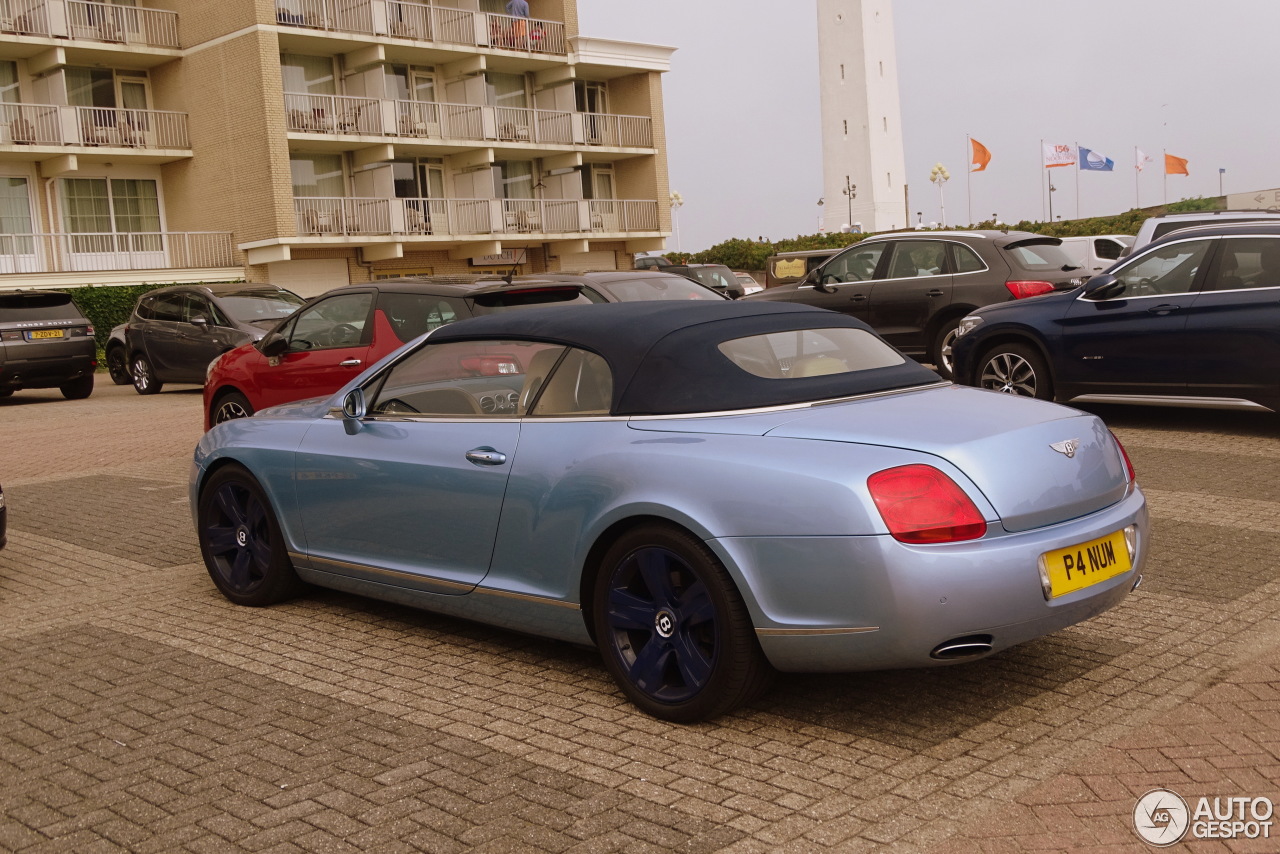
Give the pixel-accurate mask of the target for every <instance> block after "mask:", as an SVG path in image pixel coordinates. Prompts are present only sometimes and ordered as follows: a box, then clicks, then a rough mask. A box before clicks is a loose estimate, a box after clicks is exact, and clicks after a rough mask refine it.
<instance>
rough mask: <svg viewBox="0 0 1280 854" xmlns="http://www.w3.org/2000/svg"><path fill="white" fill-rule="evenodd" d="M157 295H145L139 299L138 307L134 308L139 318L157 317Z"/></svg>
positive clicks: (149, 318)
mask: <svg viewBox="0 0 1280 854" xmlns="http://www.w3.org/2000/svg"><path fill="white" fill-rule="evenodd" d="M155 302H156V298H155V297H143V298H142V299H140V300H138V307H137V308H136V309H134V314H136V315H137V316H138V319H139V320H153V319H154V317H155Z"/></svg>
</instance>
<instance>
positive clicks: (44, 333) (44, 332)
mask: <svg viewBox="0 0 1280 854" xmlns="http://www.w3.org/2000/svg"><path fill="white" fill-rule="evenodd" d="M61 337H62V330H61V329H37V330H35V331H34V332H32V333H31V340H32V341H34V340H35V339H37V338H61Z"/></svg>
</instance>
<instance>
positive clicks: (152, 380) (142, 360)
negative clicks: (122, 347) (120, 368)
mask: <svg viewBox="0 0 1280 854" xmlns="http://www.w3.org/2000/svg"><path fill="white" fill-rule="evenodd" d="M129 370H130V373H131V374H132V375H133V388H134V390H135V391H137V392H138V394H158V393H159V392H160V389H162V388H164V383H162V382H160V381H159V380H157V379H156V374H155V370H154V369H153V368H152V367H151V362H149V361H148V360H147V357H146V356H144V355H142V354H141V353H139V354H137V355H136V356H134V357H133V364H132V365H130V366H129Z"/></svg>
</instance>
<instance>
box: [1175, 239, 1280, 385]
mask: <svg viewBox="0 0 1280 854" xmlns="http://www.w3.org/2000/svg"><path fill="white" fill-rule="evenodd" d="M1185 347H1186V350H1187V351H1188V352H1190V353H1194V354H1195V358H1192V359H1189V360H1188V367H1187V370H1188V374H1187V393H1188V394H1190V395H1193V396H1203V397H1227V398H1242V399H1245V400H1251V401H1254V402H1262V403H1263V404H1264V405H1269V406H1272V407H1274V406H1275V405H1277V404H1280V372H1278V371H1277V365H1280V237H1277V236H1259V237H1223V238H1222V239H1221V244H1220V246H1219V250H1218V254H1217V258H1216V259H1215V260H1214V263H1213V265H1212V266H1211V267H1210V272H1209V276H1208V278H1207V279H1206V281H1205V282H1204V284H1203V286H1202V288H1201V291H1200V294H1199V296H1197V297H1196V300H1195V302H1194V303H1193V304H1192V306H1191V309H1190V311H1189V312H1188V313H1187V326H1186V345H1185Z"/></svg>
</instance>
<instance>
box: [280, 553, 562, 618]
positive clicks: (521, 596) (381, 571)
mask: <svg viewBox="0 0 1280 854" xmlns="http://www.w3.org/2000/svg"><path fill="white" fill-rule="evenodd" d="M289 558H290V559H291V560H296V561H299V562H302V563H311V564H317V563H320V564H328V565H329V566H333V567H338V568H341V569H355V570H359V571H361V572H367V573H373V574H377V575H386V576H389V577H391V578H404V579H412V580H414V581H429V582H430V583H432V584H438V585H440V586H442V587H446V588H453V589H457V590H458V591H460V592H463V593H468V592H469V593H473V594H475V593H479V594H483V595H485V596H497V597H500V598H503V599H517V600H520V601H522V602H533V603H535V604H537V605H553V606H555V607H557V608H568V609H570V610H573V611H580V610H582V606H581V605H579V604H578V603H577V602H565V601H563V600H561V599H552V598H551V597H550V596H534V595H532V594H530V593H516V592H513V591H511V590H498V589H496V588H493V587H479V586H477V585H474V584H463V583H462V582H460V581H449V580H448V579H444V578H436V577H435V576H431V575H422V574H419V573H416V572H405V571H404V570H400V569H387V568H386V567H381V566H371V565H369V564H365V563H351V562H349V561H345V560H334V559H333V558H327V557H313V556H310V555H304V554H301V553H299V552H289ZM312 568H314V569H316V570H317V571H319V572H323V571H324V570H323V569H320V568H319V567H312Z"/></svg>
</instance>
